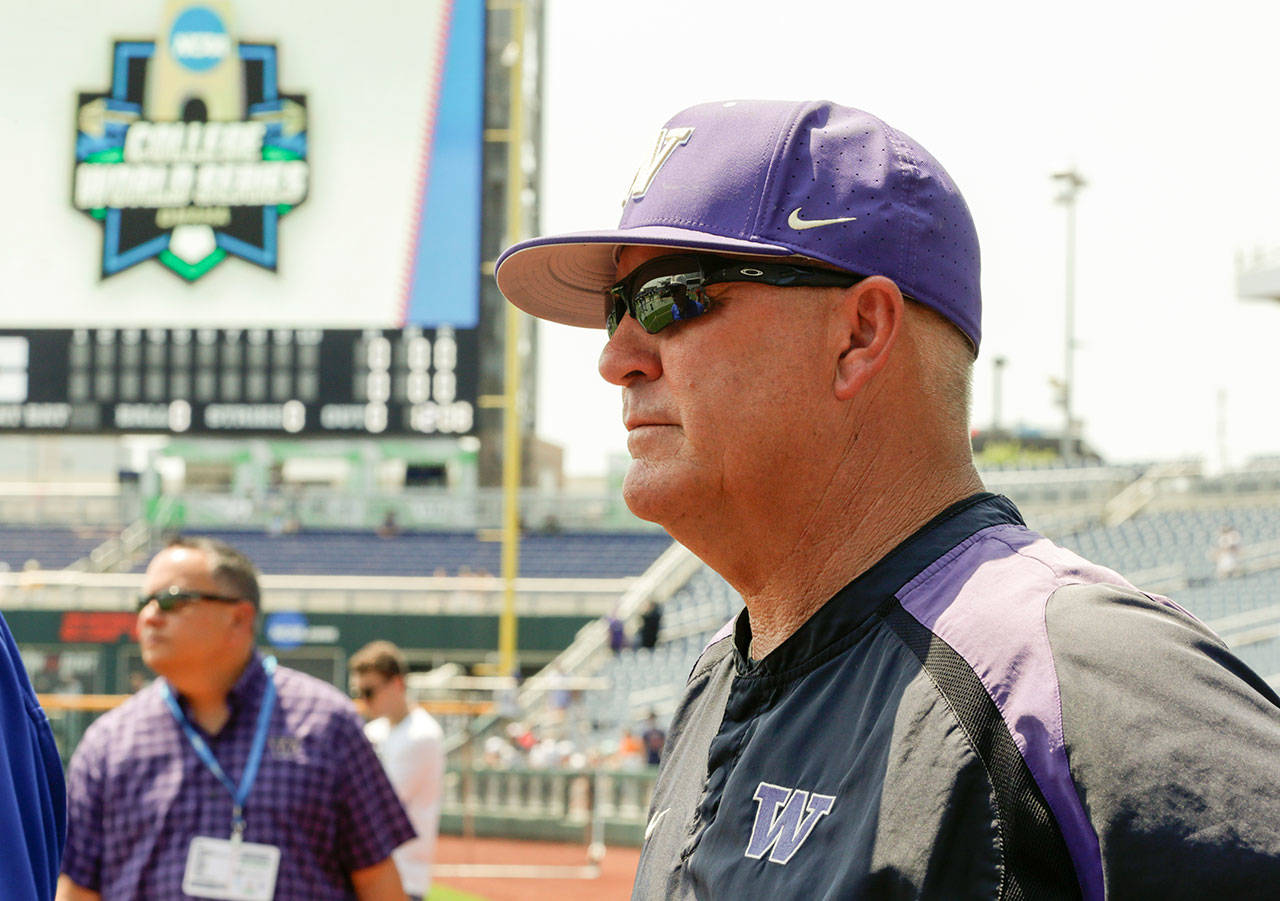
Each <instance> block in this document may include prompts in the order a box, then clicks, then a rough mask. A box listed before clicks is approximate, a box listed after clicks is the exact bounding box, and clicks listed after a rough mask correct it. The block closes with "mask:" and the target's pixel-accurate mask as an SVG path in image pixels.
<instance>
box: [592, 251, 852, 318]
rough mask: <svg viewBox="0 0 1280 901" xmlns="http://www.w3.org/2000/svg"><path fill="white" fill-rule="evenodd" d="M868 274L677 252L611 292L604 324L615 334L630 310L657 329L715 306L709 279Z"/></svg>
mask: <svg viewBox="0 0 1280 901" xmlns="http://www.w3.org/2000/svg"><path fill="white" fill-rule="evenodd" d="M864 278H866V276H863V275H854V274H853V273H851V272H837V271H835V270H833V269H818V268H815V267H812V266H796V265H793V264H791V263H768V262H761V261H759V260H736V259H733V258H732V257H722V256H717V255H716V254H711V253H676V254H671V255H670V256H665V257H656V258H654V259H652V260H648V261H647V262H644V263H641V264H640V265H639V266H637V267H636V268H635V270H634V271H632V272H631V273H630V274H629V275H628V276H627V277H626V278H624V279H623V280H622V281H620V282H618V283H617V284H616V285H614V286H613V287H611V288H609V289H608V290H607V291H606V292H605V301H604V327H605V329H606V330H607V331H608V333H609V337H611V338H612V337H613V333H614V332H616V331H617V330H618V326H619V325H620V324H621V323H622V317H624V316H626V315H627V314H628V313H630V314H631V315H632V316H633V317H635V320H636V321H637V322H639V323H640V325H641V326H643V327H644V330H645V331H646V332H648V333H649V334H651V335H654V334H657V333H658V332H660V331H662V330H663V329H664V328H666V327H667V326H669V325H671V323H673V322H684V321H686V320H689V319H693V318H695V317H698V316H701V315H702V314H703V313H705V312H707V311H708V310H709V309H711V299H710V298H709V297H707V292H706V288H707V286H709V285H722V284H727V283H728V282H758V283H760V284H763V285H774V286H776V287H781V288H800V287H806V288H848V287H849V286H850V285H854V284H857V283H858V282H860V281H862V279H864Z"/></svg>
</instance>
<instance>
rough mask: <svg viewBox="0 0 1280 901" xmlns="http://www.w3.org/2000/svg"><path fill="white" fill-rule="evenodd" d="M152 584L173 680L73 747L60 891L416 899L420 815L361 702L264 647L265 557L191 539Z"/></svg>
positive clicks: (148, 599) (128, 900)
mask: <svg viewBox="0 0 1280 901" xmlns="http://www.w3.org/2000/svg"><path fill="white" fill-rule="evenodd" d="M143 586H144V587H143V592H142V596H141V597H140V598H139V602H138V636H139V642H140V644H141V647H142V659H143V660H144V661H145V662H146V664H147V666H149V667H150V668H151V669H152V670H154V671H155V672H156V674H157V675H158V676H160V677H161V678H159V679H157V680H156V681H155V682H153V683H152V684H151V685H150V686H148V687H147V688H144V689H143V690H141V691H139V692H138V693H137V694H135V695H134V696H133V697H132V698H130V699H129V700H128V701H127V702H126V703H125V704H123V705H122V706H120V707H118V708H117V709H115V710H113V711H111V712H110V713H108V714H106V715H105V716H103V717H102V718H101V719H99V720H98V721H96V722H95V723H94V724H93V725H92V726H90V727H89V730H88V731H87V732H86V733H85V736H84V738H83V740H82V741H81V743H80V746H79V747H78V748H77V749H76V752H75V756H74V757H73V758H72V761H71V768H70V772H69V780H68V783H69V784H68V798H69V802H70V818H69V820H70V822H69V828H68V836H67V850H66V853H65V855H64V857H63V860H62V874H63V875H62V876H61V878H60V879H59V883H58V899H59V901H80V899H96V898H103V899H108V901H110V899H118V901H134V899H144V898H157V899H161V898H163V899H168V898H180V897H187V896H193V897H197V898H222V899H237V901H258V899H261V901H269V899H275V901H286V899H294V901H318V899H350V898H358V899H361V901H366V899H377V901H384V899H395V901H404V897H405V895H404V891H403V890H402V888H401V886H400V879H399V876H398V875H397V873H396V868H395V864H394V863H393V862H392V859H391V852H392V850H393V849H395V848H396V847H398V846H399V845H401V844H403V843H404V842H406V841H408V840H409V839H411V838H413V835H414V832H413V827H412V826H411V825H410V823H409V820H408V818H407V817H406V815H405V812H404V810H403V808H402V807H401V806H400V802H399V801H398V800H397V799H396V796H395V792H394V791H393V789H392V787H391V784H390V783H389V782H388V780H387V778H386V776H385V774H384V773H383V771H382V767H381V766H379V764H378V759H377V756H376V755H375V754H374V751H373V747H372V746H371V745H370V744H369V742H368V741H367V740H366V739H365V737H364V734H363V732H362V729H361V722H360V717H359V716H358V715H357V713H356V711H355V708H354V707H353V706H352V704H351V702H350V701H349V700H348V699H347V698H346V697H345V696H344V695H343V694H342V693H341V692H339V691H338V690H337V689H336V688H334V687H333V686H331V685H327V684H325V683H323V682H320V681H319V680H317V679H313V678H311V677H310V676H307V675H304V674H302V673H299V672H295V671H294V670H290V669H286V668H284V667H281V666H276V662H275V659H274V658H273V657H266V658H264V657H263V656H262V655H261V654H259V653H258V652H257V651H256V650H255V648H254V633H255V624H256V621H257V618H258V604H259V592H258V581H257V574H256V572H255V570H254V567H253V564H252V563H251V562H250V561H249V560H248V559H246V558H245V557H244V556H243V555H242V554H240V553H238V552H237V551H235V550H234V549H232V548H231V547H229V546H227V545H226V544H224V543H222V542H220V541H215V540H211V539H205V538H192V539H179V540H177V541H175V542H173V543H172V544H170V545H169V547H167V548H165V549H164V550H163V551H161V552H160V553H159V554H157V555H156V557H155V559H153V560H152V561H151V565H150V566H148V567H147V572H146V576H145V577H144V580H143Z"/></svg>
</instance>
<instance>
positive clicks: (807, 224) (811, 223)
mask: <svg viewBox="0 0 1280 901" xmlns="http://www.w3.org/2000/svg"><path fill="white" fill-rule="evenodd" d="M802 209H804V207H799V206H798V207H796V208H795V209H794V210H792V211H791V215H790V216H788V217H787V225H789V226H791V227H792V228H794V229H795V230H796V231H798V232H802V231H804V230H805V229H806V228H821V227H822V226H824V225H839V224H840V223H841V222H853V221H854V220H855V219H857V218H858V217H857V216H840V217H839V218H837V219H801V218H800V211H801V210H802Z"/></svg>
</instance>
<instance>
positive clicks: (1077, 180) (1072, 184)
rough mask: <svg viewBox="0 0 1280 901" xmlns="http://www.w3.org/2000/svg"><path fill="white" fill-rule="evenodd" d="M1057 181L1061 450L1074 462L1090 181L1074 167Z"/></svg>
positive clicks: (1054, 176)
mask: <svg viewBox="0 0 1280 901" xmlns="http://www.w3.org/2000/svg"><path fill="white" fill-rule="evenodd" d="M1053 180H1054V181H1055V182H1056V183H1057V184H1058V187H1059V191H1058V196H1057V197H1055V198H1054V202H1055V203H1060V204H1062V205H1063V206H1065V207H1066V208H1067V271H1066V323H1065V329H1064V335H1063V340H1064V342H1065V346H1064V348H1063V351H1064V352H1063V357H1064V359H1063V376H1062V415H1063V420H1062V443H1061V450H1060V453H1061V455H1062V459H1063V461H1064V462H1067V463H1070V462H1071V460H1072V459H1073V458H1074V457H1075V445H1074V443H1073V441H1072V438H1073V437H1074V435H1075V419H1074V417H1073V415H1072V399H1073V398H1072V394H1073V392H1074V390H1075V350H1076V195H1077V194H1079V193H1080V189H1081V188H1083V187H1084V186H1085V184H1086V182H1085V180H1084V178H1082V177H1081V175H1080V173H1079V172H1077V171H1076V169H1075V167H1074V166H1072V167H1071V168H1070V169H1065V170H1063V171H1062V172H1055V173H1053Z"/></svg>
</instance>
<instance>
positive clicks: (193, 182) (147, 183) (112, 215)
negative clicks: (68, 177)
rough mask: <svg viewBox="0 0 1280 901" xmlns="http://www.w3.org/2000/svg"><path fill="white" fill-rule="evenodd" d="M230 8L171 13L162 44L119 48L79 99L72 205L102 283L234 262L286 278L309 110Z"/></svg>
mask: <svg viewBox="0 0 1280 901" xmlns="http://www.w3.org/2000/svg"><path fill="white" fill-rule="evenodd" d="M233 12H234V11H233V9H232V6H231V2H230V0H202V2H201V0H197V2H190V0H167V2H166V3H165V4H164V7H163V12H162V17H161V23H160V28H159V29H158V30H157V32H156V34H155V36H154V37H153V38H147V37H145V36H139V37H137V38H129V39H120V40H116V41H115V42H114V43H113V44H112V50H111V61H112V62H111V70H110V71H111V82H110V84H109V85H108V86H107V87H106V88H105V89H102V90H96V91H84V92H81V93H80V94H79V98H78V106H77V111H76V140H75V160H76V162H75V170H74V177H73V180H72V205H73V206H74V207H75V208H76V209H78V210H80V211H81V212H83V213H84V214H85V215H87V216H89V217H90V218H91V219H93V220H95V221H96V222H98V223H100V225H101V227H102V269H101V273H102V277H103V278H108V277H110V276H113V275H116V274H118V273H121V272H124V271H125V270H127V269H131V268H132V267H134V266H137V265H138V264H140V263H144V262H146V261H148V260H155V261H157V262H159V263H160V264H161V265H162V266H164V267H166V268H167V269H169V270H170V271H172V272H173V273H174V274H176V275H178V276H179V277H180V278H182V279H184V280H186V281H188V282H195V281H198V280H199V279H201V278H203V277H204V276H205V275H207V274H208V273H209V272H211V271H212V270H214V269H215V268H216V267H217V266H218V265H219V264H221V263H222V262H223V261H224V260H226V259H227V258H228V257H238V258H239V259H241V260H243V261H245V262H247V263H252V264H254V265H256V266H259V267H261V268H263V269H267V270H269V271H272V272H274V271H276V270H277V264H278V261H279V248H280V241H279V230H280V222H281V220H283V219H284V218H285V217H286V216H288V215H289V214H290V213H292V212H293V211H294V210H295V209H297V208H298V206H300V205H301V204H302V203H303V202H304V201H305V200H306V199H307V194H308V192H309V188H310V181H311V168H310V163H309V162H308V150H309V144H310V139H309V131H308V119H307V101H306V97H305V96H304V95H302V94H295V93H290V92H287V91H285V90H284V89H283V88H282V87H281V86H280V83H279V75H280V59H279V53H278V52H277V49H276V46H275V44H271V43H267V42H265V41H261V40H240V39H238V38H237V31H236V25H235V19H234V15H233Z"/></svg>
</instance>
